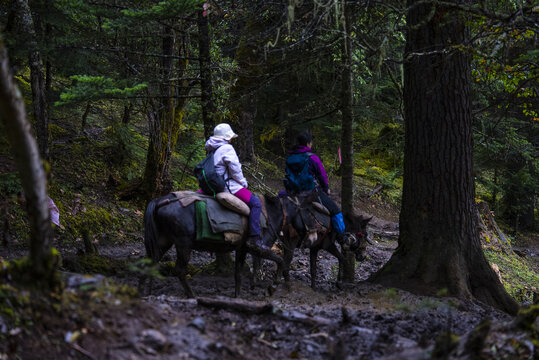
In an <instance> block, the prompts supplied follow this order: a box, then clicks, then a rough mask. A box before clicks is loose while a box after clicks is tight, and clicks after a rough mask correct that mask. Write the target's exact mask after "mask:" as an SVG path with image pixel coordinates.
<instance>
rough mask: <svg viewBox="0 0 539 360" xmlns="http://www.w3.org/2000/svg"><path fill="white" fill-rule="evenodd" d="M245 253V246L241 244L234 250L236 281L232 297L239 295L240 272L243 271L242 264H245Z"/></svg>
mask: <svg viewBox="0 0 539 360" xmlns="http://www.w3.org/2000/svg"><path fill="white" fill-rule="evenodd" d="M246 255H247V249H246V248H245V246H241V247H240V248H239V249H237V250H236V264H235V267H234V280H235V283H236V287H235V291H234V297H238V296H240V291H241V272H242V271H243V265H244V264H245V256H246Z"/></svg>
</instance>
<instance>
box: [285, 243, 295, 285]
mask: <svg viewBox="0 0 539 360" xmlns="http://www.w3.org/2000/svg"><path fill="white" fill-rule="evenodd" d="M297 245H298V244H297V241H293V242H292V243H291V244H290V246H285V247H284V255H283V274H282V275H283V277H284V284H285V287H286V288H287V289H289V288H290V264H291V263H292V258H293V257H294V249H295V248H296V246H297Z"/></svg>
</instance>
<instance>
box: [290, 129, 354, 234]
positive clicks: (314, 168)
mask: <svg viewBox="0 0 539 360" xmlns="http://www.w3.org/2000/svg"><path fill="white" fill-rule="evenodd" d="M312 145H313V138H312V136H311V134H309V133H308V132H306V131H303V132H301V133H300V134H299V135H298V136H297V137H296V145H295V146H294V147H293V148H292V150H290V152H289V154H288V157H287V169H286V173H287V179H286V180H285V188H286V192H287V193H289V194H294V193H300V192H303V191H312V190H313V191H316V193H317V195H318V197H319V199H320V202H321V203H322V205H324V206H325V207H326V208H327V209H328V210H329V213H330V215H331V220H332V222H333V227H334V228H335V230H336V231H337V234H339V235H342V234H343V233H344V232H345V226H344V220H343V215H342V212H341V209H340V208H339V206H338V205H337V204H336V203H335V202H334V201H333V200H332V199H331V198H330V197H329V193H330V190H329V184H328V177H327V174H326V169H325V168H324V165H323V164H322V161H321V160H320V158H319V157H318V156H317V155H316V154H314V153H312V150H311V148H312ZM303 159H305V160H307V162H303V161H304V160H303ZM296 164H297V165H296ZM302 164H303V165H302ZM292 168H293V169H292Z"/></svg>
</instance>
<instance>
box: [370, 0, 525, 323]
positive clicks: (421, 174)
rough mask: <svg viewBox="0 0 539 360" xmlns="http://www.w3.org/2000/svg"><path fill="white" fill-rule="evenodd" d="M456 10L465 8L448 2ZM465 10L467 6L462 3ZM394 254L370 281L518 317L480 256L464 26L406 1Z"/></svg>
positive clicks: (454, 16)
mask: <svg viewBox="0 0 539 360" xmlns="http://www.w3.org/2000/svg"><path fill="white" fill-rule="evenodd" d="M452 2H453V3H456V4H460V3H463V1H459V0H453V1H452ZM464 2H466V1H464ZM408 7H409V13H408V15H407V21H406V23H407V24H408V27H409V28H408V35H407V41H406V49H405V54H404V59H405V69H404V75H405V87H404V105H405V134H406V135H405V136H406V139H405V151H404V184H403V195H402V208H401V215H400V237H399V246H398V248H397V250H396V251H395V253H394V254H393V256H392V257H391V259H390V260H389V262H388V263H387V264H386V265H385V266H384V267H383V268H382V269H381V270H380V271H379V272H378V273H377V274H375V275H374V276H373V277H372V279H373V280H374V281H376V282H379V283H382V284H384V285H387V286H395V287H399V288H405V289H408V290H411V291H414V292H420V293H427V294H434V293H435V292H436V291H438V290H441V289H446V290H447V291H448V293H449V294H450V295H452V296H456V297H459V298H464V299H472V298H475V299H477V300H480V301H483V302H485V303H487V304H489V305H492V306H495V307H497V308H499V309H501V310H504V311H506V312H508V313H511V314H514V313H516V312H517V310H518V305H517V303H516V302H515V301H514V300H513V299H512V298H511V297H510V296H509V295H508V294H507V292H506V291H505V290H504V288H503V285H502V284H501V283H500V281H499V280H498V278H497V276H496V274H495V273H494V271H493V270H492V268H491V267H490V265H489V263H488V261H487V260H486V258H485V256H484V254H483V250H482V248H481V244H480V239H479V232H478V220H477V216H476V209H475V206H476V205H475V200H474V192H475V189H474V179H473V164H472V160H473V157H472V124H471V120H472V116H471V104H470V56H469V53H468V52H466V51H464V50H463V49H462V47H464V46H469V43H468V40H469V30H468V28H467V26H466V22H467V20H468V19H467V18H466V17H465V16H464V15H463V14H462V13H460V12H457V11H455V10H451V9H448V8H446V7H443V6H441V5H439V4H436V2H432V3H431V2H427V3H425V2H423V1H420V0H409V1H408Z"/></svg>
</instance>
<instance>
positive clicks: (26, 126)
mask: <svg viewBox="0 0 539 360" xmlns="http://www.w3.org/2000/svg"><path fill="white" fill-rule="evenodd" d="M0 117H1V120H2V121H3V123H4V129H5V132H6V138H7V139H8V140H9V141H10V144H11V149H12V152H13V155H14V157H15V161H16V163H17V167H18V170H19V174H20V179H21V184H22V187H23V190H24V193H25V197H26V202H27V212H28V217H29V220H30V229H31V235H30V261H31V266H32V271H33V273H34V274H33V275H34V277H35V278H36V279H45V280H46V281H47V280H51V279H52V276H53V275H54V272H55V269H54V266H53V257H52V253H51V251H50V243H51V239H52V228H51V222H50V213H49V206H48V204H49V202H48V198H47V191H46V176H45V170H44V168H43V163H42V161H41V159H40V156H39V150H38V147H37V144H36V141H35V139H34V137H33V135H32V129H31V125H30V123H29V122H28V119H27V118H26V112H25V108H24V100H23V99H22V96H21V93H20V92H19V90H18V89H17V87H16V85H15V82H14V81H13V77H12V75H11V74H10V71H9V65H8V57H7V54H6V51H5V49H4V44H3V41H2V39H1V38H0Z"/></svg>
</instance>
